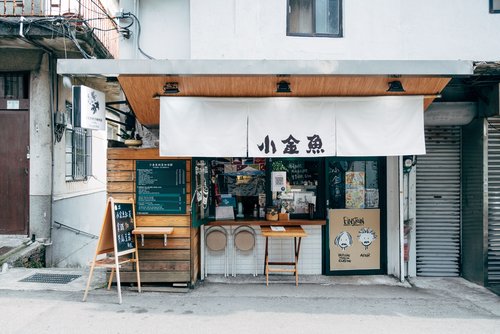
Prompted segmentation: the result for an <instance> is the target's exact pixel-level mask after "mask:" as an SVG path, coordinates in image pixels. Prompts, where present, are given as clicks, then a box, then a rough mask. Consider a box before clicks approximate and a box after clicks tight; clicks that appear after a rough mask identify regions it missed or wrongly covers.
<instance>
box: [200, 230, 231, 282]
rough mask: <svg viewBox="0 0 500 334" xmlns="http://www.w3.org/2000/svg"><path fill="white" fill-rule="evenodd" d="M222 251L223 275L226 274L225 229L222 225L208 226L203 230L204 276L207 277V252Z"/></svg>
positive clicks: (225, 275)
mask: <svg viewBox="0 0 500 334" xmlns="http://www.w3.org/2000/svg"><path fill="white" fill-rule="evenodd" d="M208 251H212V252H221V251H224V277H227V276H228V259H227V258H228V256H227V255H228V254H227V253H228V252H227V231H226V229H225V228H224V227H222V226H210V227H209V228H207V229H206V231H205V259H204V262H205V277H207V268H208V265H207V252H208Z"/></svg>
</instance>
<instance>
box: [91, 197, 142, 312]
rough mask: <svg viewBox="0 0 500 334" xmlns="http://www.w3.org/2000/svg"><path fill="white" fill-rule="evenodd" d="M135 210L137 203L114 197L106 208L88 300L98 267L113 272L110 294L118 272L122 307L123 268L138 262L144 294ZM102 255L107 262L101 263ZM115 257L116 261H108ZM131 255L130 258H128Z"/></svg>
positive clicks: (109, 285) (138, 280) (139, 278)
mask: <svg viewBox="0 0 500 334" xmlns="http://www.w3.org/2000/svg"><path fill="white" fill-rule="evenodd" d="M135 225H136V223H135V207H134V201H133V200H132V199H130V200H115V199H113V198H112V197H110V198H109V199H108V201H107V204H106V211H105V214H104V219H103V223H102V227H101V233H100V235H99V241H98V242H97V249H96V252H95V256H94V260H93V261H92V265H91V267H90V273H89V278H88V280H87V287H86V288H85V293H84V295H83V301H85V300H86V298H87V294H88V290H89V287H90V282H91V280H92V275H93V273H94V268H95V267H105V268H111V275H110V277H109V282H108V290H109V289H110V287H111V282H112V281H113V273H114V272H115V271H116V286H117V289H118V299H119V303H120V304H121V303H122V292H121V285H120V267H121V265H122V264H124V263H128V262H134V263H135V268H136V273H137V287H138V291H139V292H141V276H140V272H139V253H138V250H137V247H138V246H137V237H136V236H135V235H133V234H132V231H133V230H134V229H135ZM99 255H104V258H101V259H97V258H98V256H99ZM108 255H112V257H108ZM125 255H128V256H125Z"/></svg>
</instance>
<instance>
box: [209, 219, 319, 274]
mask: <svg viewBox="0 0 500 334" xmlns="http://www.w3.org/2000/svg"><path fill="white" fill-rule="evenodd" d="M224 228H226V230H227V231H228V235H229V241H228V274H229V275H231V272H232V256H233V238H232V232H233V231H234V229H235V228H236V226H224ZM302 228H303V229H304V230H305V231H306V232H307V237H305V238H302V243H301V246H300V254H299V274H309V275H321V261H322V259H321V254H322V252H321V246H322V245H321V226H302ZM254 229H255V232H256V235H257V245H256V246H257V247H256V250H257V264H256V265H257V274H259V275H263V274H264V252H265V246H266V239H265V238H264V237H262V236H261V233H260V232H261V231H260V228H259V227H258V226H255V227H254ZM202 247H205V245H204V242H203V244H202ZM205 251H206V261H207V273H208V275H210V274H224V252H212V251H207V250H206V249H205ZM293 259H294V253H293V238H286V239H278V238H271V239H269V260H270V261H287V262H288V261H293ZM235 263H236V266H235V273H236V274H253V272H254V257H253V253H252V252H251V251H249V252H241V251H238V252H237V254H236V257H235ZM288 275H290V274H289V273H288Z"/></svg>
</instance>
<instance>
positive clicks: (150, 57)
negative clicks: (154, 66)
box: [130, 13, 156, 59]
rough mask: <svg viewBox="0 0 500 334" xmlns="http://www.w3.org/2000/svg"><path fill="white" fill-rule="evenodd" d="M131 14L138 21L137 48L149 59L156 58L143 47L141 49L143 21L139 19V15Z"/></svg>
mask: <svg viewBox="0 0 500 334" xmlns="http://www.w3.org/2000/svg"><path fill="white" fill-rule="evenodd" d="M130 16H132V17H133V18H134V20H135V21H136V22H137V49H138V50H139V52H140V53H141V54H142V55H143V56H144V57H146V58H148V59H156V58H154V57H152V56H150V55H148V54H147V53H146V52H144V51H143V50H142V49H141V44H140V39H141V22H140V21H139V19H138V18H137V16H135V15H134V14H132V13H130Z"/></svg>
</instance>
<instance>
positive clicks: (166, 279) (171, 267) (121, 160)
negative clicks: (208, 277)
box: [107, 148, 200, 285]
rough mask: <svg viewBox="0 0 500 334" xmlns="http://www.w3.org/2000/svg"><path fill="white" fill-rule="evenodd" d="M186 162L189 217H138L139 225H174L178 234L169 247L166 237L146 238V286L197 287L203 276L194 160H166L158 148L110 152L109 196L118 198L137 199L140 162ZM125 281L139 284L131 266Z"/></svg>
mask: <svg viewBox="0 0 500 334" xmlns="http://www.w3.org/2000/svg"><path fill="white" fill-rule="evenodd" d="M166 159H170V160H172V159H175V160H185V161H186V184H187V189H186V193H187V196H186V202H187V207H186V214H185V215H137V216H136V223H137V226H171V227H173V228H174V232H173V233H172V234H171V235H169V236H168V242H167V247H164V246H163V236H144V239H145V240H144V246H141V242H140V237H139V238H138V243H139V260H140V261H139V262H140V270H141V281H142V282H144V283H176V282H182V283H190V284H191V285H194V284H195V283H196V281H197V279H198V275H199V266H200V263H199V247H200V246H199V245H200V243H199V228H196V229H195V228H192V227H191V219H190V215H189V212H190V203H191V159H185V158H179V159H177V158H162V157H160V156H159V151H158V149H155V148H152V149H140V148H109V149H108V164H107V166H108V167H107V170H108V184H107V186H108V196H112V197H114V198H117V199H128V198H133V199H134V200H135V199H136V197H135V176H136V170H135V166H136V161H137V160H166ZM120 274H121V279H122V281H123V282H135V281H136V278H135V272H134V271H133V270H132V267H131V266H128V267H127V266H125V267H124V268H123V269H122V270H121V271H120Z"/></svg>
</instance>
